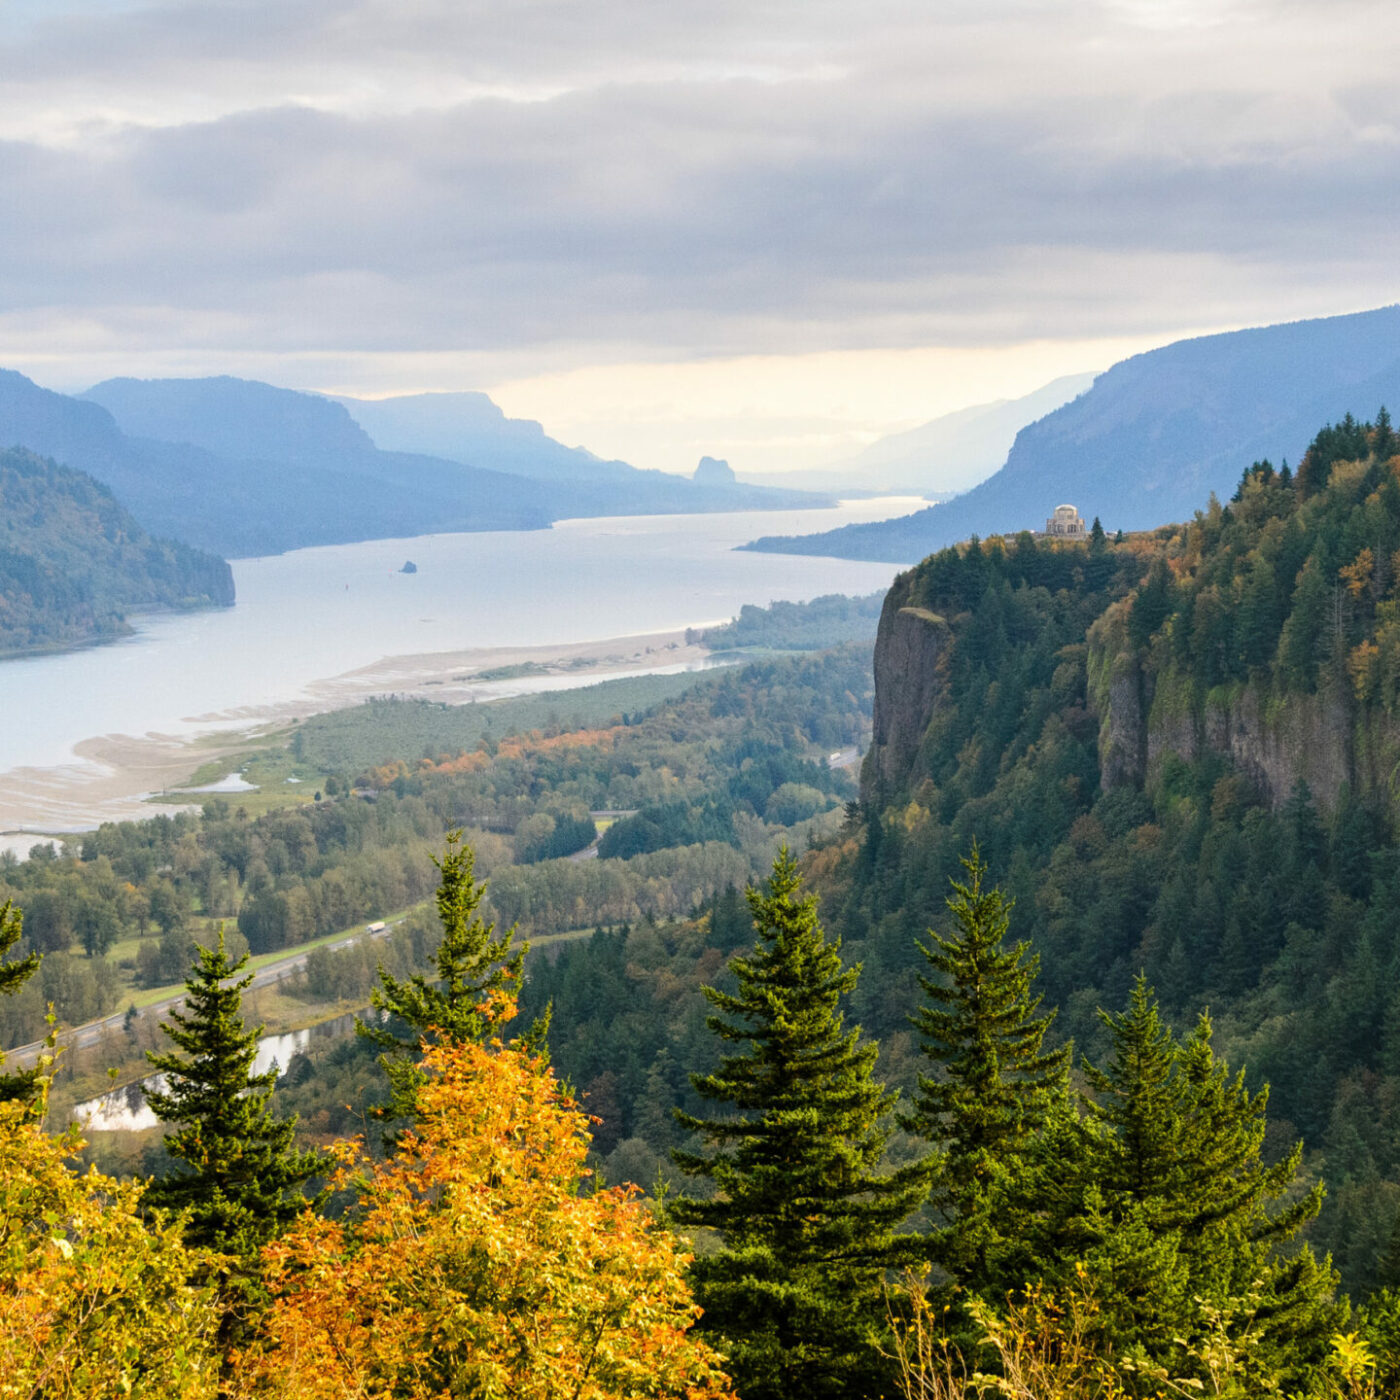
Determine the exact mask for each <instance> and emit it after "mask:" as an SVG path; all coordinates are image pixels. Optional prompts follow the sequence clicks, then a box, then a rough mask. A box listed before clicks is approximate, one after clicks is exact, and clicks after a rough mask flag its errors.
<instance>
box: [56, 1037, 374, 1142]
mask: <svg viewBox="0 0 1400 1400" xmlns="http://www.w3.org/2000/svg"><path fill="white" fill-rule="evenodd" d="M354 1027H355V1016H354V1014H353V1013H352V1014H351V1015H348V1016H337V1017H336V1018H335V1019H334V1020H332V1021H322V1022H321V1023H320V1024H319V1025H315V1026H308V1027H306V1029H304V1030H299V1031H284V1032H283V1033H282V1034H281V1035H269V1036H264V1037H263V1038H262V1039H261V1040H260V1041H258V1053H257V1057H256V1058H255V1059H254V1061H253V1068H252V1070H251V1071H250V1073H252V1074H254V1075H258V1074H266V1073H267V1071H268V1070H270V1069H273V1068H276V1069H277V1070H278V1072H279V1073H282V1074H285V1073H286V1072H287V1067H288V1065H290V1064H291V1062H292V1056H293V1055H295V1054H296V1053H297V1052H298V1051H299V1050H305V1049H307V1048H308V1047H309V1046H310V1045H311V1044H312V1043H313V1042H315V1041H318V1040H326V1039H336V1040H339V1039H340V1038H341V1037H342V1036H347V1035H349V1034H350V1033H351V1031H352V1030H353V1029H354ZM148 1086H149V1087H151V1088H154V1089H155V1090H157V1091H158V1092H159V1091H161V1090H163V1089H164V1088H165V1087H166V1082H165V1076H164V1075H163V1074H153V1075H152V1076H151V1077H150V1078H149V1079H142V1080H139V1081H138V1082H136V1083H135V1084H124V1085H123V1086H122V1087H121V1088H120V1089H112V1090H110V1091H109V1092H108V1093H105V1094H102V1095H100V1096H99V1097H97V1098H95V1099H88V1100H87V1101H86V1102H84V1103H80V1104H77V1105H75V1106H74V1109H73V1121H74V1122H75V1123H77V1124H78V1125H79V1126H80V1127H82V1128H85V1129H87V1130H88V1131H89V1132H109V1133H110V1132H140V1131H142V1130H143V1129H145V1128H154V1127H155V1126H156V1124H157V1123H159V1122H160V1119H158V1118H157V1117H156V1116H155V1114H154V1113H152V1112H151V1108H150V1105H149V1104H148V1103H147V1102H146V1089H147V1087H148Z"/></svg>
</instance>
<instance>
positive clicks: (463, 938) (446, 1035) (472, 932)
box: [356, 831, 549, 1141]
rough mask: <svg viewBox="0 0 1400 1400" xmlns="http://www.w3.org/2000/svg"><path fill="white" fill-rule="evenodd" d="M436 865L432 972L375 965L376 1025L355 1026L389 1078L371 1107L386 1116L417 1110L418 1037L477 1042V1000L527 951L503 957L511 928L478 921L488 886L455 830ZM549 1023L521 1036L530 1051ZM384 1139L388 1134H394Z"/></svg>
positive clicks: (497, 986) (480, 1024) (510, 978)
mask: <svg viewBox="0 0 1400 1400" xmlns="http://www.w3.org/2000/svg"><path fill="white" fill-rule="evenodd" d="M435 863H436V864H437V867H438V869H439V870H440V871H441V872H442V879H441V881H440V882H439V883H438V891H437V911H438V919H439V921H440V922H441V924H442V942H441V943H440V944H439V945H438V950H437V956H436V960H435V961H436V973H437V975H436V977H423V976H421V975H418V974H414V975H413V976H412V977H409V978H408V979H407V980H406V981H402V982H401V981H399V980H398V978H396V977H393V976H391V975H390V974H389V973H387V972H386V971H385V970H384V968H383V967H382V966H381V967H380V969H379V980H380V982H381V984H382V985H381V986H379V987H376V988H375V989H374V991H373V993H372V995H371V1001H372V1004H373V1006H374V1009H375V1010H376V1011H377V1012H378V1013H379V1020H378V1023H377V1024H375V1025H366V1024H365V1023H364V1022H363V1021H361V1022H357V1024H356V1030H357V1031H358V1032H359V1034H360V1035H362V1036H364V1037H366V1038H367V1039H368V1040H370V1041H372V1042H373V1043H374V1044H376V1045H378V1046H379V1047H380V1049H381V1050H383V1052H384V1053H383V1054H382V1055H381V1056H380V1064H381V1065H382V1066H383V1067H384V1073H385V1074H386V1075H387V1076H388V1079H389V1089H390V1097H389V1101H388V1103H386V1104H384V1105H383V1106H382V1107H381V1108H380V1109H378V1110H377V1112H378V1116H379V1117H381V1118H384V1119H389V1120H394V1119H412V1118H414V1117H416V1115H417V1108H416V1105H417V1099H418V1089H419V1086H420V1085H421V1084H422V1082H423V1078H422V1074H421V1073H420V1071H419V1069H418V1054H419V1051H420V1049H421V1047H422V1045H423V1043H424V1041H425V1040H426V1039H433V1040H440V1041H468V1040H480V1039H481V1038H482V1036H483V1035H485V1034H486V1031H487V1029H488V1027H489V1026H490V1024H491V1022H490V1018H489V1017H488V1016H486V1015H485V1014H484V1013H483V1009H482V1004H483V1002H484V1001H485V999H486V998H487V997H488V996H489V995H490V994H491V993H492V992H497V991H501V990H504V989H506V988H508V987H511V986H515V987H518V986H519V983H520V971H521V968H522V966H523V964H524V961H525V954H526V953H527V952H528V951H529V945H528V944H527V945H525V946H523V947H521V948H520V949H519V950H518V951H517V952H516V954H515V956H514V957H513V958H510V959H509V961H506V959H507V957H508V955H509V953H510V945H511V941H512V939H513V938H514V936H515V930H514V928H510V929H507V930H506V932H505V933H503V934H502V935H501V936H500V937H499V938H497V937H496V936H495V930H496V926H495V924H488V923H487V922H486V921H485V920H483V919H482V917H481V914H480V906H481V897H482V895H483V894H484V893H485V892H486V886H485V884H484V883H481V884H478V883H477V881H476V880H475V878H474V871H475V863H476V854H475V852H474V851H473V850H472V848H471V847H470V846H468V845H464V844H463V842H462V833H461V832H460V831H453V832H450V833H449V834H448V837H447V849H446V850H445V851H444V852H443V857H442V859H441V860H436V858H435ZM548 1022H549V1013H548V1011H546V1012H545V1014H544V1016H543V1017H542V1018H541V1020H540V1021H539V1022H537V1023H536V1025H535V1026H534V1027H533V1028H532V1030H531V1032H530V1035H529V1036H528V1037H527V1040H528V1041H529V1043H530V1044H531V1045H532V1046H533V1047H534V1048H536V1049H538V1048H540V1047H541V1046H542V1043H543V1039H544V1033H545V1030H546V1029H547V1027H548ZM401 1028H406V1031H407V1033H406V1034H405V1033H404V1030H403V1029H401ZM389 1140H390V1141H392V1140H393V1134H392V1133H390V1134H389Z"/></svg>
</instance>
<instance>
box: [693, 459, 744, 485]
mask: <svg viewBox="0 0 1400 1400" xmlns="http://www.w3.org/2000/svg"><path fill="white" fill-rule="evenodd" d="M690 479H691V480H692V481H695V482H698V483H699V484H700V485H701V486H733V485H734V482H735V476H734V468H733V467H731V466H730V465H729V463H728V462H726V461H725V460H724V459H723V458H722V457H702V458H701V459H700V464H699V466H697V467H696V468H695V471H694V472H693V473H692V474H691V478H690Z"/></svg>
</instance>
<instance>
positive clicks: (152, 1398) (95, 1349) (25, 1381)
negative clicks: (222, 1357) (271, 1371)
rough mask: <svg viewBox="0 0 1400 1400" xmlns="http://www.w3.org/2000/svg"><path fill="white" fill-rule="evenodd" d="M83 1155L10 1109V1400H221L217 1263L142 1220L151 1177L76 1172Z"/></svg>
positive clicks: (6, 1185)
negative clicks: (211, 1273)
mask: <svg viewBox="0 0 1400 1400" xmlns="http://www.w3.org/2000/svg"><path fill="white" fill-rule="evenodd" d="M46 1087H47V1086H46V1084H45V1083H44V1081H42V1080H40V1081H39V1092H40V1108H42V1106H43V1105H42V1100H43V1091H44V1089H45V1088H46ZM81 1147H82V1141H81V1139H80V1138H79V1137H78V1136H77V1134H76V1133H74V1132H71V1131H70V1132H69V1133H67V1134H65V1135H64V1136H62V1137H58V1138H54V1137H50V1136H49V1135H48V1134H47V1133H46V1132H45V1131H44V1129H43V1126H42V1123H41V1121H40V1119H39V1117H38V1116H37V1115H36V1114H35V1113H34V1112H33V1111H32V1109H31V1107H30V1105H29V1104H27V1103H25V1102H23V1101H11V1102H0V1400H19V1397H24V1400H30V1397H36V1396H43V1397H44V1400H107V1397H114V1398H115V1397H117V1396H123V1397H148V1398H149V1400H168V1397H170V1396H176V1395H178V1396H180V1397H181V1400H205V1398H206V1397H211V1398H212V1397H213V1396H214V1395H215V1394H216V1393H217V1391H218V1375H219V1364H218V1354H217V1348H216V1346H215V1333H216V1331H217V1327H218V1317H219V1313H218V1309H217V1308H216V1307H215V1305H214V1301H213V1297H212V1291H211V1290H210V1289H209V1288H207V1287H204V1286H202V1285H200V1284H199V1283H197V1282H195V1279H196V1277H197V1276H200V1275H203V1274H205V1273H207V1272H208V1267H209V1265H210V1264H211V1263H213V1262H217V1261H213V1260H211V1258H210V1256H207V1255H205V1254H203V1253H202V1252H201V1251H195V1250H191V1249H189V1248H187V1247H186V1245H185V1244H184V1242H183V1240H182V1239H181V1237H180V1231H179V1229H178V1227H177V1226H174V1225H171V1224H169V1223H168V1222H166V1221H164V1220H158V1221H156V1222H155V1223H154V1224H151V1223H148V1222H147V1221H146V1220H144V1219H143V1218H142V1212H141V1208H140V1198H141V1194H142V1189H143V1188H142V1185H141V1184H140V1183H123V1182H117V1181H114V1180H113V1179H112V1178H111V1177H108V1176H103V1175H101V1174H100V1173H98V1172H97V1171H96V1170H92V1171H89V1172H88V1173H87V1174H86V1175H85V1176H78V1175H77V1174H75V1173H74V1172H73V1171H72V1170H71V1169H70V1168H69V1166H68V1163H67V1160H66V1159H67V1158H69V1157H71V1156H72V1155H73V1154H74V1153H76V1152H77V1151H78V1150H79V1149H80V1148H81Z"/></svg>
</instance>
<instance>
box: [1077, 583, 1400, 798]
mask: <svg viewBox="0 0 1400 1400" xmlns="http://www.w3.org/2000/svg"><path fill="white" fill-rule="evenodd" d="M1120 623H1121V618H1120V617H1118V616H1116V615H1115V613H1114V612H1112V611H1111V612H1109V613H1108V614H1105V616H1104V617H1103V618H1101V619H1100V620H1099V621H1098V622H1097V623H1096V624H1095V625H1094V627H1093V628H1091V629H1090V632H1089V676H1090V684H1089V699H1090V705H1091V707H1092V708H1093V710H1094V713H1095V714H1096V716H1097V717H1098V720H1099V769H1100V781H1101V783H1102V785H1103V787H1104V789H1105V790H1108V789H1110V788H1115V787H1124V786H1129V787H1138V788H1142V787H1147V788H1150V787H1152V785H1153V784H1154V783H1155V782H1156V781H1157V779H1158V777H1159V776H1160V774H1161V772H1162V767H1163V764H1164V763H1165V762H1166V760H1167V759H1168V758H1169V757H1171V756H1173V755H1174V756H1175V757H1177V758H1180V759H1182V760H1184V761H1185V762H1188V763H1189V762H1193V761H1195V760H1197V759H1199V758H1202V757H1204V756H1205V755H1207V754H1211V753H1214V754H1218V755H1220V756H1221V757H1223V758H1228V759H1229V760H1230V762H1231V763H1232V764H1233V765H1234V766H1235V768H1236V769H1237V770H1238V771H1239V772H1240V773H1242V774H1244V775H1245V776H1246V777H1247V778H1248V779H1249V780H1250V781H1251V782H1252V784H1253V785H1254V787H1255V788H1256V790H1257V791H1258V792H1259V794H1260V796H1261V797H1263V798H1265V799H1266V800H1267V801H1268V802H1269V803H1270V804H1271V805H1272V806H1274V807H1278V806H1280V805H1281V804H1282V803H1284V802H1285V801H1287V799H1288V797H1289V794H1290V793H1292V792H1293V790H1294V788H1295V787H1296V786H1297V784H1298V783H1299V782H1303V783H1306V784H1307V786H1308V789H1309V791H1310V792H1311V794H1312V797H1313V800H1314V801H1315V802H1316V803H1317V805H1318V806H1319V807H1320V808H1321V809H1322V810H1323V811H1332V810H1334V809H1335V807H1336V805H1337V802H1338V800H1339V798H1340V797H1341V794H1342V791H1343V789H1344V788H1349V789H1350V790H1351V791H1352V792H1353V793H1354V794H1356V795H1358V796H1366V797H1370V798H1373V799H1378V800H1379V801H1380V802H1382V803H1383V804H1385V805H1387V806H1389V807H1390V808H1391V809H1392V810H1394V811H1396V813H1397V815H1400V723H1397V722H1396V721H1395V720H1392V719H1391V718H1389V717H1388V716H1386V715H1385V714H1383V713H1381V712H1376V711H1363V710H1362V709H1361V708H1360V707H1359V706H1358V705H1357V704H1356V703H1355V701H1354V700H1353V699H1352V697H1351V696H1350V695H1349V694H1348V693H1347V691H1346V690H1345V689H1342V688H1340V687H1338V686H1336V685H1335V684H1333V685H1328V684H1326V683H1325V681H1324V684H1323V685H1322V686H1321V687H1320V688H1319V689H1318V690H1317V691H1315V692H1313V693H1311V694H1300V693H1290V694H1286V695H1277V694H1273V693H1271V692H1269V691H1267V690H1265V689H1264V688H1262V687H1261V685H1259V684H1255V683H1252V684H1249V685H1232V686H1220V687H1217V688H1216V689H1214V690H1209V691H1207V690H1204V689H1203V688H1202V687H1200V686H1199V685H1197V684H1196V683H1195V682H1194V681H1193V680H1192V679H1191V677H1189V676H1186V675H1183V674H1181V673H1180V672H1178V671H1177V670H1175V669H1174V668H1173V667H1171V666H1170V665H1169V664H1168V665H1154V658H1153V657H1152V656H1151V655H1150V654H1144V655H1142V656H1139V655H1137V654H1135V653H1134V652H1133V651H1132V649H1131V648H1130V647H1129V646H1128V644H1127V639H1126V637H1125V636H1124V634H1123V629H1122V627H1121V625H1120Z"/></svg>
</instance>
